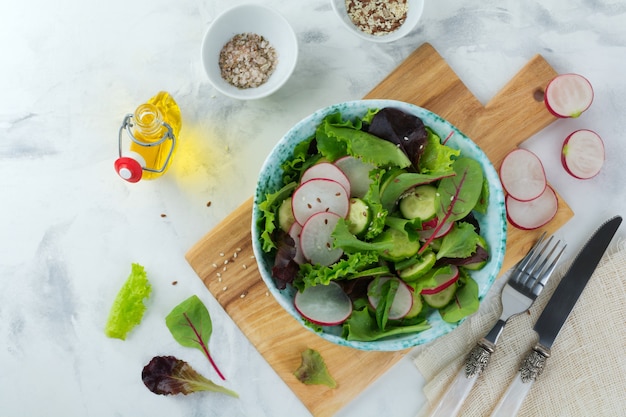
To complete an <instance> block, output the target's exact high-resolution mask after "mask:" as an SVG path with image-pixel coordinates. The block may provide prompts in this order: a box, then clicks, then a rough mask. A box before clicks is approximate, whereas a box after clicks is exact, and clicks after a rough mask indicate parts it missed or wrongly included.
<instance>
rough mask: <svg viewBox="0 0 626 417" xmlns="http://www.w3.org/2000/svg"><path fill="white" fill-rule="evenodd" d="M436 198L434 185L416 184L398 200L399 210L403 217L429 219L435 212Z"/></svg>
mask: <svg viewBox="0 0 626 417" xmlns="http://www.w3.org/2000/svg"><path fill="white" fill-rule="evenodd" d="M436 199H437V188H436V187H434V186H432V185H420V186H417V187H415V188H414V189H413V190H412V191H411V192H410V193H409V194H407V195H406V196H404V197H403V198H402V199H401V200H400V204H399V208H400V212H401V213H402V215H403V216H404V218H405V219H418V218H419V219H421V220H422V221H426V220H430V219H432V218H433V217H435V214H436V213H437V209H436V205H435V201H436Z"/></svg>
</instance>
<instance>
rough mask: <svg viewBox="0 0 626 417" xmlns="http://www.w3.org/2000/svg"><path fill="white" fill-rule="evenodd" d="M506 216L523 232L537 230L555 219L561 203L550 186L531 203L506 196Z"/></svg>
mask: <svg viewBox="0 0 626 417" xmlns="http://www.w3.org/2000/svg"><path fill="white" fill-rule="evenodd" d="M505 205H506V216H507V218H508V219H509V222H510V223H511V224H512V225H513V226H515V227H517V228H518V229H523V230H532V229H537V228H539V227H541V226H543V225H545V224H546V223H548V222H549V221H550V220H552V219H553V218H554V216H555V215H556V212H557V210H558V206H559V201H558V199H557V196H556V193H555V192H554V190H553V189H552V188H551V187H550V186H548V187H546V189H545V191H544V192H543V194H541V195H540V196H539V197H537V198H535V199H534V200H531V201H518V200H516V199H514V198H511V196H510V195H507V196H506V200H505Z"/></svg>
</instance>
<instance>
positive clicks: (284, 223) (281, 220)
mask: <svg viewBox="0 0 626 417" xmlns="http://www.w3.org/2000/svg"><path fill="white" fill-rule="evenodd" d="M295 221H296V219H295V218H294V217H293V210H292V209H291V197H289V198H286V199H284V200H283V202H282V203H281V204H280V207H279V208H278V226H279V227H280V228H281V229H282V230H283V231H284V232H287V233H289V229H290V228H291V225H292V224H293V223H294V222H295Z"/></svg>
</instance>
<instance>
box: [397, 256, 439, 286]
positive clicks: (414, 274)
mask: <svg viewBox="0 0 626 417" xmlns="http://www.w3.org/2000/svg"><path fill="white" fill-rule="evenodd" d="M435 261H437V255H435V253H434V252H432V251H427V252H424V254H422V256H421V259H419V260H418V261H417V262H416V263H415V264H413V265H411V266H408V267H406V268H404V269H401V270H399V271H398V276H399V277H400V278H402V279H403V280H404V281H406V282H413V281H416V280H417V279H418V278H420V277H422V276H424V275H425V274H426V273H427V272H428V271H430V270H431V268H432V267H433V265H435Z"/></svg>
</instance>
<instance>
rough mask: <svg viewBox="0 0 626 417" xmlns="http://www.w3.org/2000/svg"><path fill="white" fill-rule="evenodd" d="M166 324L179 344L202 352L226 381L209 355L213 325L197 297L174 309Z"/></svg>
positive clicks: (190, 298)
mask: <svg viewBox="0 0 626 417" xmlns="http://www.w3.org/2000/svg"><path fill="white" fill-rule="evenodd" d="M165 324H166V325H167V328H168V329H169V330H170V333H172V336H174V339H176V341H177V342H178V343H180V344H181V345H183V346H185V347H190V348H195V349H199V350H200V351H202V353H204V355H205V356H206V357H207V359H208V360H209V362H211V365H213V368H214V369H215V371H216V372H217V374H218V375H219V377H220V378H222V379H226V378H224V376H223V375H222V373H221V372H220V370H219V369H218V368H217V365H216V364H215V362H214V361H213V358H212V357H211V354H210V353H209V339H210V338H211V333H212V332H213V323H212V322H211V316H210V315H209V310H207V308H206V306H205V305H204V304H203V303H202V301H201V300H200V298H198V296H197V295H192V296H191V297H189V298H188V299H186V300H185V301H183V302H182V303H180V304H179V305H177V306H176V307H174V309H173V310H172V311H171V312H170V314H168V315H167V317H166V318H165Z"/></svg>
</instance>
